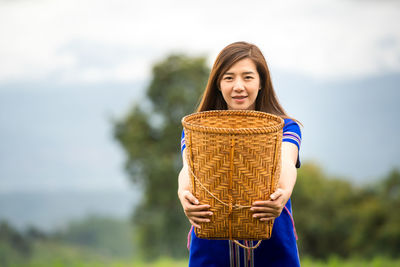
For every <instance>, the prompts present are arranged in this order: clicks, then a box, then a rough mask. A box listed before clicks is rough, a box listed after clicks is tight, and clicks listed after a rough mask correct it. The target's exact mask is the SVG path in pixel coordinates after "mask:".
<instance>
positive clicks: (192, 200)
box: [185, 191, 200, 205]
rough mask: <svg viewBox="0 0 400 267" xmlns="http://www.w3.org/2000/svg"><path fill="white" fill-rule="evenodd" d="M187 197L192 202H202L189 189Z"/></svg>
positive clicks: (196, 203)
mask: <svg viewBox="0 0 400 267" xmlns="http://www.w3.org/2000/svg"><path fill="white" fill-rule="evenodd" d="M185 198H186V199H187V200H189V201H190V203H192V204H195V205H198V204H199V203H200V202H199V200H198V199H197V198H195V196H193V194H192V193H190V192H189V191H188V192H187V193H186V194H185Z"/></svg>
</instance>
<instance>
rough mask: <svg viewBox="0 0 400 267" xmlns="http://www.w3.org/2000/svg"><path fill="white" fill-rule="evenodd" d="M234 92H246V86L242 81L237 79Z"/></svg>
mask: <svg viewBox="0 0 400 267" xmlns="http://www.w3.org/2000/svg"><path fill="white" fill-rule="evenodd" d="M233 90H237V91H242V90H244V84H243V81H242V80H241V79H237V80H236V81H235V83H234V84H233Z"/></svg>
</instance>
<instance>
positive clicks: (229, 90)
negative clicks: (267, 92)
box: [220, 58, 260, 110]
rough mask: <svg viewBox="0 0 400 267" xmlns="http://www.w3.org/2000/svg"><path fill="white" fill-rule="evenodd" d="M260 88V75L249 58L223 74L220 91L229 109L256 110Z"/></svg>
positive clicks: (240, 61)
mask: <svg viewBox="0 0 400 267" xmlns="http://www.w3.org/2000/svg"><path fill="white" fill-rule="evenodd" d="M259 90H260V75H259V74H258V72H257V67H256V65H255V64H254V62H253V61H252V60H251V59H249V58H245V59H242V60H239V61H238V62H236V63H235V64H233V65H232V67H231V68H230V69H228V70H227V71H226V72H225V73H224V74H223V75H222V79H221V82H220V91H221V93H222V96H223V97H224V100H225V102H226V104H227V106H228V109H248V110H254V109H255V103H256V98H257V94H258V91H259Z"/></svg>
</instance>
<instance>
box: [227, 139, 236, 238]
mask: <svg viewBox="0 0 400 267" xmlns="http://www.w3.org/2000/svg"><path fill="white" fill-rule="evenodd" d="M234 152H235V139H234V138H233V137H232V136H231V151H230V161H231V165H230V172H229V187H228V195H229V215H228V216H229V219H228V222H229V239H232V204H233V198H232V175H233V156H234Z"/></svg>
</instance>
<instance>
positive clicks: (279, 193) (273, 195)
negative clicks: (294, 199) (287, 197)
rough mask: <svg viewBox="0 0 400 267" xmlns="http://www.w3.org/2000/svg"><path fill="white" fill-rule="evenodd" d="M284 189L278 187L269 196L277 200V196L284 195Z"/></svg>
mask: <svg viewBox="0 0 400 267" xmlns="http://www.w3.org/2000/svg"><path fill="white" fill-rule="evenodd" d="M282 194H283V191H282V189H280V188H278V189H277V190H276V191H275V192H274V193H273V194H271V195H270V196H269V197H270V198H271V200H276V199H277V198H279V197H280V196H282Z"/></svg>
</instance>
